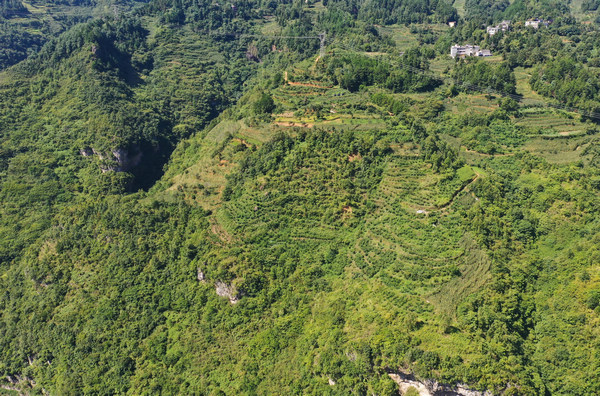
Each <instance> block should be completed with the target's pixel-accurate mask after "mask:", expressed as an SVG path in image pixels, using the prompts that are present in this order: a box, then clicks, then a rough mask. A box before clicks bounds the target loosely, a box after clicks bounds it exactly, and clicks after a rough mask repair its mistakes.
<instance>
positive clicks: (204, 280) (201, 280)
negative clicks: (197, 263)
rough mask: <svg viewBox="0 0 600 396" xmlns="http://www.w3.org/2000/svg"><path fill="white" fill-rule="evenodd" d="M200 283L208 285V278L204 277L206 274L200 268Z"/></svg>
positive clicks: (198, 275)
mask: <svg viewBox="0 0 600 396" xmlns="http://www.w3.org/2000/svg"><path fill="white" fill-rule="evenodd" d="M197 277H198V281H199V282H202V283H206V276H205V275H204V272H202V270H201V269H200V268H198V274H197Z"/></svg>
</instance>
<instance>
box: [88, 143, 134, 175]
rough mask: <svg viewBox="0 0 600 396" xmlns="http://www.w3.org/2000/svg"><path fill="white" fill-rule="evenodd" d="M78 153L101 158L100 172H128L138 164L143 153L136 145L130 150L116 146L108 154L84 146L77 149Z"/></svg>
mask: <svg viewBox="0 0 600 396" xmlns="http://www.w3.org/2000/svg"><path fill="white" fill-rule="evenodd" d="M79 153H80V154H81V155H82V156H84V157H91V156H93V155H95V156H97V157H98V158H99V159H100V160H102V161H103V163H102V165H100V168H101V169H102V172H108V171H113V172H129V171H130V170H132V169H133V168H135V167H136V166H138V165H139V164H140V162H141V161H142V157H143V155H144V153H143V152H142V151H141V150H140V148H139V147H138V146H133V147H132V148H131V150H128V149H124V148H117V149H114V150H112V151H111V152H110V153H109V154H106V153H102V152H100V151H97V150H96V149H94V148H90V147H84V148H82V149H80V150H79Z"/></svg>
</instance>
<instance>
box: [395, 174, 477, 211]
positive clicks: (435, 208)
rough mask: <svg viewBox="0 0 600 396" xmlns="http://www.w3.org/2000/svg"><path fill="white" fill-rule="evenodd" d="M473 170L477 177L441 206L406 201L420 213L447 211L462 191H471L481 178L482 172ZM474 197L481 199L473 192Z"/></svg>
mask: <svg viewBox="0 0 600 396" xmlns="http://www.w3.org/2000/svg"><path fill="white" fill-rule="evenodd" d="M473 172H475V177H474V178H473V179H471V181H470V182H468V183H467V184H465V186H464V187H463V188H461V189H459V190H456V191H455V192H454V194H452V197H451V198H450V200H449V201H448V202H446V203H445V204H443V205H441V206H418V205H413V204H410V203H408V202H404V203H405V204H406V205H407V206H409V207H411V208H413V209H415V210H417V213H419V214H421V213H422V214H429V213H430V212H442V211H445V210H446V209H448V208H449V207H450V206H451V205H452V204H453V203H454V201H455V200H456V198H457V197H458V196H459V195H460V193H462V192H463V191H466V192H468V191H470V190H469V187H470V186H471V185H472V184H473V183H475V182H476V181H477V180H479V178H480V177H481V174H480V173H479V172H477V171H476V170H473ZM473 198H475V200H479V198H477V197H476V196H475V194H473Z"/></svg>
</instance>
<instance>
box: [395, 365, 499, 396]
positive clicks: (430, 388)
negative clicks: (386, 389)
mask: <svg viewBox="0 0 600 396" xmlns="http://www.w3.org/2000/svg"><path fill="white" fill-rule="evenodd" d="M388 375H389V376H390V378H391V379H393V380H394V382H396V383H397V384H398V386H399V387H400V392H401V393H402V394H403V395H404V394H406V392H408V390H409V389H410V388H414V389H415V390H416V391H417V392H419V395H420V396H492V393H491V392H488V391H484V392H481V391H477V390H473V389H469V388H468V387H467V386H466V385H464V384H457V385H454V386H453V385H447V384H440V383H439V382H437V381H434V380H424V381H420V380H418V379H416V378H415V376H414V375H412V374H410V373H405V372H402V371H398V372H395V373H388Z"/></svg>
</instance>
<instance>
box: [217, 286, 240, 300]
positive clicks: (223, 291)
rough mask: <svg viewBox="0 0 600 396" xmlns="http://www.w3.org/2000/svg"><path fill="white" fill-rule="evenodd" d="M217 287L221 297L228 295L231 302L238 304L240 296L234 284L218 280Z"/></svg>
mask: <svg viewBox="0 0 600 396" xmlns="http://www.w3.org/2000/svg"><path fill="white" fill-rule="evenodd" d="M215 288H216V290H217V295H218V296H221V297H227V298H228V299H229V302H230V303H232V304H236V303H237V302H238V301H239V297H240V296H239V294H238V292H237V290H236V289H235V287H233V286H232V285H228V284H226V283H224V282H221V281H217V282H216V283H215Z"/></svg>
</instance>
